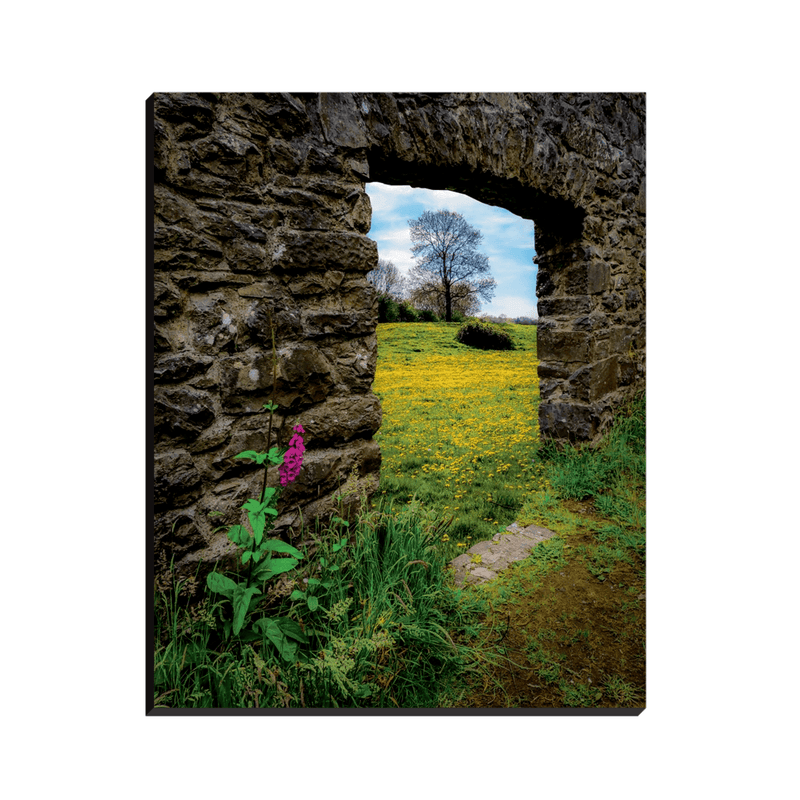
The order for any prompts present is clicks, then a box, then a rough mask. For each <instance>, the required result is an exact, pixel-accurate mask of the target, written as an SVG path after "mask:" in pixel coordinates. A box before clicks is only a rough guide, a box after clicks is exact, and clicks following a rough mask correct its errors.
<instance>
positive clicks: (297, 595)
mask: <svg viewBox="0 0 800 800" xmlns="http://www.w3.org/2000/svg"><path fill="white" fill-rule="evenodd" d="M305 597H306V593H305V592H302V591H300V589H295V590H294V591H293V592H292V593H291V594H290V595H289V599H290V600H305Z"/></svg>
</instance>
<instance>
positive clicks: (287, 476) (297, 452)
mask: <svg viewBox="0 0 800 800" xmlns="http://www.w3.org/2000/svg"><path fill="white" fill-rule="evenodd" d="M293 430H294V432H295V433H294V436H292V438H291V439H290V440H289V449H288V450H287V451H286V455H285V456H284V457H283V464H281V465H280V467H278V474H279V475H280V476H281V486H286V484H287V483H291V482H292V481H293V480H294V479H295V478H296V477H297V476H298V475H299V474H300V467H301V466H302V464H303V453H305V451H306V447H305V445H304V444H303V437H302V436H301V434H303V433H305V430H303V426H302V425H295V426H294V428H293Z"/></svg>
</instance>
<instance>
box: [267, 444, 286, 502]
mask: <svg viewBox="0 0 800 800" xmlns="http://www.w3.org/2000/svg"><path fill="white" fill-rule="evenodd" d="M283 455H284V454H283V453H281V452H280V450H278V448H277V447H270V449H269V453H267V458H269V460H270V461H271V462H272V463H273V464H283ZM272 491H273V492H274V491H275V490H274V489H273V490H272Z"/></svg>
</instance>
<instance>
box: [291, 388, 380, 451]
mask: <svg viewBox="0 0 800 800" xmlns="http://www.w3.org/2000/svg"><path fill="white" fill-rule="evenodd" d="M382 418H383V417H382V413H381V404H380V401H379V400H378V398H377V397H376V396H375V395H374V394H368V395H356V396H350V397H332V398H330V399H328V400H326V401H325V402H324V403H322V404H320V405H318V406H314V407H313V408H310V409H308V410H307V411H304V412H303V413H302V414H300V416H299V417H298V422H299V423H300V425H302V426H303V428H304V429H305V431H306V433H307V434H308V437H309V438H310V439H313V441H314V443H315V445H326V446H328V445H332V444H336V443H340V442H348V441H350V440H351V439H356V438H367V437H370V436H372V434H374V433H375V432H376V431H377V430H378V429H379V428H380V426H381V420H382Z"/></svg>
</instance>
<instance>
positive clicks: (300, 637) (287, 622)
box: [273, 617, 308, 644]
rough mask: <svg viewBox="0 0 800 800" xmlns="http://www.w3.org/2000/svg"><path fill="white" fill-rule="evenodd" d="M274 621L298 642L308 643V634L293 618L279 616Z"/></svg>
mask: <svg viewBox="0 0 800 800" xmlns="http://www.w3.org/2000/svg"><path fill="white" fill-rule="evenodd" d="M273 622H274V623H275V624H276V625H277V626H278V627H279V628H280V629H281V630H282V631H283V632H284V633H285V634H286V635H287V636H291V637H292V639H297V641H298V642H302V643H303V644H307V643H308V636H306V635H305V634H304V633H303V629H302V628H301V627H300V625H299V624H298V623H297V622H295V621H294V620H293V619H289V617H278V618H277V619H274V620H273Z"/></svg>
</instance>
